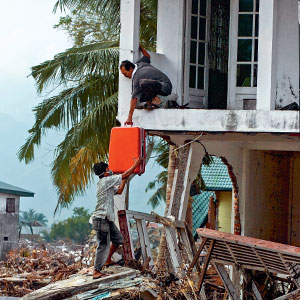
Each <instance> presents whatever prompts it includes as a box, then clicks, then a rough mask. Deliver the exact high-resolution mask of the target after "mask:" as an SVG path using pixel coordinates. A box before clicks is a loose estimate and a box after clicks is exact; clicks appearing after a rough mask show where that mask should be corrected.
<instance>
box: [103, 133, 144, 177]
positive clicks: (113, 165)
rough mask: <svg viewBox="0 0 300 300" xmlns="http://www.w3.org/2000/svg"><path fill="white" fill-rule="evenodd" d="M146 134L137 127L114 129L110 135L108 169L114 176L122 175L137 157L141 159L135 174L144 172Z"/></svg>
mask: <svg viewBox="0 0 300 300" xmlns="http://www.w3.org/2000/svg"><path fill="white" fill-rule="evenodd" d="M145 155H146V134H145V130H144V129H143V128H139V127H114V128H112V130H111V134H110V143H109V162H108V164H109V169H110V170H112V171H113V172H114V173H116V174H121V173H124V172H125V171H126V170H128V169H129V168H130V167H131V166H132V165H133V163H134V159H137V158H138V157H139V156H141V157H142V158H143V161H142V163H141V165H140V166H138V167H137V168H136V169H135V170H134V173H135V174H139V175H141V174H143V173H144V172H145Z"/></svg>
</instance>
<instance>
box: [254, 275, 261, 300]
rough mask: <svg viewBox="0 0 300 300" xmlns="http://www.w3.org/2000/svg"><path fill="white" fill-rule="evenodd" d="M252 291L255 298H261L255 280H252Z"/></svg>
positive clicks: (259, 299)
mask: <svg viewBox="0 0 300 300" xmlns="http://www.w3.org/2000/svg"><path fill="white" fill-rule="evenodd" d="M252 292H253V294H254V297H255V298H256V300H263V298H262V296H261V294H260V292H259V290H258V288H257V286H256V284H255V282H254V281H253V280H252Z"/></svg>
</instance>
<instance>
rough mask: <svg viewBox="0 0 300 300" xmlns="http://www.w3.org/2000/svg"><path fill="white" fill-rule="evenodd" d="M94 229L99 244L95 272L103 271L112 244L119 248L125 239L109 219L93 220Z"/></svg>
mask: <svg viewBox="0 0 300 300" xmlns="http://www.w3.org/2000/svg"><path fill="white" fill-rule="evenodd" d="M93 229H94V230H95V231H96V238H97V243H98V246H97V249H96V256H95V264H94V266H95V270H98V271H101V269H102V267H103V265H104V264H105V262H106V261H107V258H108V255H109V249H110V242H112V243H113V244H114V245H115V246H119V245H122V244H123V242H124V239H123V236H122V234H121V232H120V231H119V229H118V228H117V226H116V225H115V223H114V222H112V221H109V220H107V219H101V218H93Z"/></svg>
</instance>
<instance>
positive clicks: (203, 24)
mask: <svg viewBox="0 0 300 300" xmlns="http://www.w3.org/2000/svg"><path fill="white" fill-rule="evenodd" d="M205 32H206V19H204V18H200V22H199V40H203V41H205V36H206V34H205Z"/></svg>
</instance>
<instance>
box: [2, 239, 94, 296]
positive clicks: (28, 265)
mask: <svg viewBox="0 0 300 300" xmlns="http://www.w3.org/2000/svg"><path fill="white" fill-rule="evenodd" d="M91 261H92V252H91V251H89V249H88V248H84V247H83V246H81V247H80V246H74V245H67V244H65V243H56V244H47V247H46V246H45V245H41V246H39V245H38V244H35V243H25V245H22V247H20V248H18V249H15V250H13V251H11V252H10V253H9V254H8V257H7V261H5V262H3V261H2V262H0V296H14V297H21V296H24V295H26V294H28V293H31V292H32V291H34V290H36V289H39V288H41V287H43V286H45V285H47V284H49V283H51V282H55V281H58V280H62V279H66V278H69V277H70V276H71V275H72V274H75V273H78V272H79V271H80V270H82V269H83V268H86V267H89V266H90V264H91Z"/></svg>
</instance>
